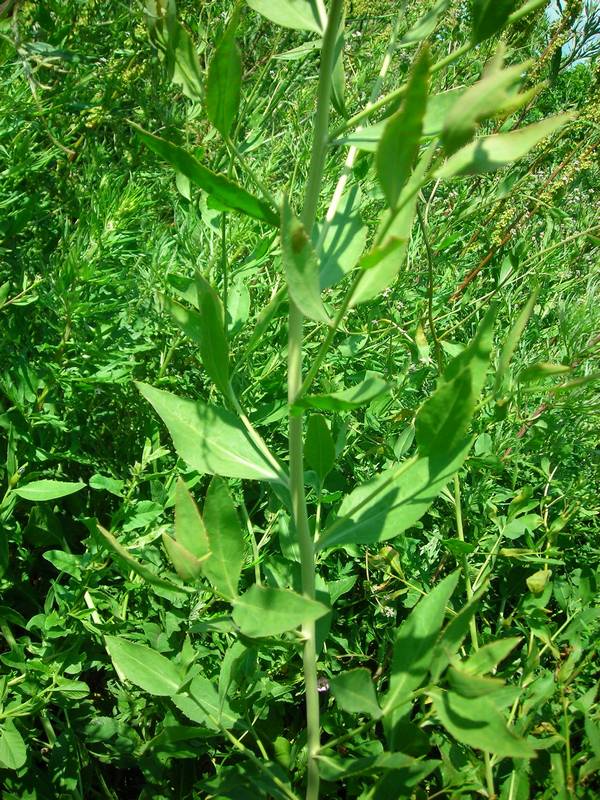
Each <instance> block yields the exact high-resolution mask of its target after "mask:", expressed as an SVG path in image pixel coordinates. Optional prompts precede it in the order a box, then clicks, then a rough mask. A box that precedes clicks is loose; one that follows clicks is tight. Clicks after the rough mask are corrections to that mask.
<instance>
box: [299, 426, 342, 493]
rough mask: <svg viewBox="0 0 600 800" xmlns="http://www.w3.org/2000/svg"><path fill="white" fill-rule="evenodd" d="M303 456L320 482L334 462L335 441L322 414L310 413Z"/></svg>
mask: <svg viewBox="0 0 600 800" xmlns="http://www.w3.org/2000/svg"><path fill="white" fill-rule="evenodd" d="M304 457H305V460H306V463H307V464H308V466H309V467H310V468H311V469H313V470H314V471H315V472H316V473H317V475H318V476H319V480H320V481H321V483H322V482H323V481H324V480H325V478H326V477H327V475H329V473H330V472H331V470H332V469H333V465H334V464H335V443H334V441H333V437H332V435H331V431H330V430H329V427H328V425H327V422H326V421H325V417H324V416H323V415H322V414H311V415H310V417H309V418H308V426H307V428H306V441H305V444H304Z"/></svg>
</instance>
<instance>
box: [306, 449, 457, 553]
mask: <svg viewBox="0 0 600 800" xmlns="http://www.w3.org/2000/svg"><path fill="white" fill-rule="evenodd" d="M470 447H471V443H470V442H469V443H468V444H466V445H463V446H462V447H461V448H459V449H458V450H457V451H455V452H454V453H445V452H444V453H439V454H436V455H432V456H426V457H423V458H418V459H417V458H414V459H410V460H409V461H406V462H404V463H403V464H400V465H399V466H397V467H395V468H393V469H389V470H386V472H383V473H381V474H380V475H378V476H377V477H375V478H373V479H372V480H370V481H369V482H368V483H365V484H363V485H362V486H359V487H358V488H357V489H355V490H354V491H353V492H351V493H350V494H349V495H347V496H346V497H345V498H344V500H343V501H342V505H341V506H340V509H339V512H338V519H337V520H336V521H335V522H334V523H333V524H332V525H331V526H330V527H329V528H327V529H326V530H325V532H324V533H323V536H322V537H321V538H320V539H319V541H318V543H317V550H327V549H329V548H332V547H341V546H344V545H348V544H374V543H375V542H383V541H386V540H387V539H393V538H394V537H395V536H399V535H400V534H401V533H403V532H404V531H405V530H406V529H407V528H410V527H411V526H412V525H414V524H415V523H416V522H418V520H419V519H420V518H421V517H422V516H423V514H424V513H425V512H426V511H427V509H428V508H429V506H430V505H431V504H432V503H433V501H434V500H435V498H436V497H437V496H438V495H439V493H440V492H441V491H442V489H443V488H444V486H445V485H446V484H447V483H448V481H449V480H450V478H451V477H452V476H453V475H454V473H455V472H456V471H457V470H458V469H460V467H461V465H462V464H463V462H464V460H465V458H466V457H467V454H468V452H469V449H470Z"/></svg>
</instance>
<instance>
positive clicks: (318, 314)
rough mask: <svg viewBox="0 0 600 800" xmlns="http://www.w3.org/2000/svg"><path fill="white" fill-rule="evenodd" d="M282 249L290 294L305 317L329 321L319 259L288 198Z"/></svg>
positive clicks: (283, 220) (282, 229) (284, 211)
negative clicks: (322, 292)
mask: <svg viewBox="0 0 600 800" xmlns="http://www.w3.org/2000/svg"><path fill="white" fill-rule="evenodd" d="M281 250H282V254H283V266H284V269H285V276H286V280H287V285H288V291H289V293H290V297H291V298H292V300H293V301H294V303H295V304H296V305H297V306H298V308H299V309H300V311H301V312H302V313H303V314H304V316H306V317H308V318H309V319H314V320H316V321H317V322H329V317H328V315H327V312H326V311H325V306H324V305H323V301H322V300H321V282H320V278H319V259H318V257H317V254H316V252H315V249H314V247H313V245H312V242H311V241H310V238H309V237H308V234H307V233H306V230H305V229H304V226H303V225H302V223H301V222H300V220H299V219H298V218H297V217H296V216H295V215H294V213H293V212H292V210H291V208H290V206H289V203H288V201H287V198H284V200H283V204H282V206H281Z"/></svg>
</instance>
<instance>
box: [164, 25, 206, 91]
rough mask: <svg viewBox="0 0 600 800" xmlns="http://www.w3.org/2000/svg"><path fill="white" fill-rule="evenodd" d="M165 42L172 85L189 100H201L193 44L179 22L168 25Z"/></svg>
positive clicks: (199, 74)
mask: <svg viewBox="0 0 600 800" xmlns="http://www.w3.org/2000/svg"><path fill="white" fill-rule="evenodd" d="M168 27H169V34H168V36H167V41H166V57H167V69H168V72H169V77H170V78H171V80H172V81H173V83H174V84H176V85H178V86H181V88H182V90H183V93H184V94H185V95H186V97H189V98H190V100H193V101H195V102H199V101H200V100H202V73H201V71H200V61H199V59H198V53H197V52H196V48H195V47H194V42H193V40H192V38H191V36H190V35H189V33H188V32H187V31H186V29H185V28H184V27H183V25H181V24H180V23H179V22H177V21H174V23H173V24H171V25H169V26H168Z"/></svg>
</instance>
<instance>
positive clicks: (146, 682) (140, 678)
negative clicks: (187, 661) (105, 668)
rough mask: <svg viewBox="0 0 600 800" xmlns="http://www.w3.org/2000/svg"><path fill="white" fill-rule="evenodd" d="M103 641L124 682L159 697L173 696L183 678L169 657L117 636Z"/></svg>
mask: <svg viewBox="0 0 600 800" xmlns="http://www.w3.org/2000/svg"><path fill="white" fill-rule="evenodd" d="M105 641H106V649H107V650H108V652H109V655H110V657H111V658H112V660H113V663H114V665H115V668H116V669H117V671H118V672H119V674H121V675H124V676H125V677H126V678H127V680H128V681H131V683H133V684H135V686H139V687H140V689H144V691H146V692H148V693H149V694H153V695H158V696H159V697H172V696H173V695H174V694H177V692H178V691H179V687H180V686H181V684H182V683H183V676H182V674H181V673H180V671H179V668H178V667H177V666H175V664H174V663H173V661H172V660H171V659H170V658H167V657H166V656H163V655H162V654H161V653H157V652H156V650H152V648H151V647H147V646H146V645H145V644H137V643H136V642H130V641H128V640H127V639H122V638H121V637H120V636H106V637H105Z"/></svg>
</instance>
